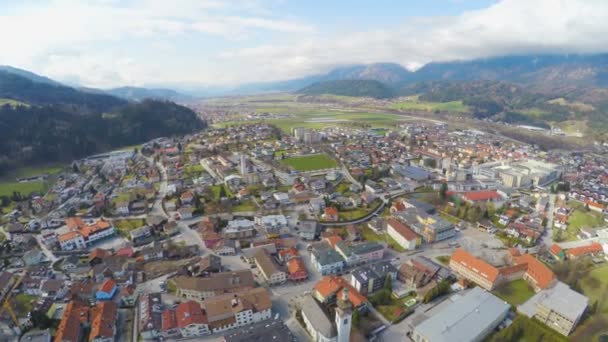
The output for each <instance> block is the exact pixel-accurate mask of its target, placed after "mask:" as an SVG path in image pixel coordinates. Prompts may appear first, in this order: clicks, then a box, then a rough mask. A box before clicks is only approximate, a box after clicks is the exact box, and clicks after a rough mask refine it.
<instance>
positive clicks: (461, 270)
mask: <svg viewBox="0 0 608 342" xmlns="http://www.w3.org/2000/svg"><path fill="white" fill-rule="evenodd" d="M450 268H451V269H452V271H454V272H455V273H456V274H458V275H459V276H461V277H463V278H466V279H468V280H470V281H472V282H474V283H475V284H477V285H479V286H481V287H482V288H484V289H486V290H489V291H491V290H493V289H494V288H495V287H496V286H497V285H498V280H499V279H498V278H499V276H500V271H499V270H498V268H496V267H494V266H492V265H490V264H488V263H487V262H485V261H483V260H481V259H478V258H476V257H474V256H473V255H471V254H469V253H467V252H466V251H464V250H463V249H460V248H459V249H456V250H455V251H454V253H452V257H451V258H450Z"/></svg>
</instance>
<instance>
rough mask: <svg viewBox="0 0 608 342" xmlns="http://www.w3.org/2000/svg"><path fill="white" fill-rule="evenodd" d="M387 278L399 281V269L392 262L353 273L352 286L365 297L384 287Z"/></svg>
mask: <svg viewBox="0 0 608 342" xmlns="http://www.w3.org/2000/svg"><path fill="white" fill-rule="evenodd" d="M387 277H390V278H391V279H392V280H395V279H397V269H396V268H395V266H393V265H392V264H391V263H390V262H388V261H384V262H379V263H376V264H374V265H371V266H361V267H359V268H357V269H355V270H353V271H352V272H351V275H350V284H351V285H352V286H353V287H354V288H355V289H357V291H359V293H361V294H362V295H364V296H367V295H368V294H371V293H374V292H376V291H378V290H380V289H381V288H383V287H384V284H385V282H386V279H387Z"/></svg>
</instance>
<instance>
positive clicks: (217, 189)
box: [211, 184, 232, 201]
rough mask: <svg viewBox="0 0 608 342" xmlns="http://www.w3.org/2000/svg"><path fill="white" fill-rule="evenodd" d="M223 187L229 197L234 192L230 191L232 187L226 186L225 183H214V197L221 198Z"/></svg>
mask: <svg viewBox="0 0 608 342" xmlns="http://www.w3.org/2000/svg"><path fill="white" fill-rule="evenodd" d="M222 188H224V191H225V193H226V196H227V197H232V192H231V191H230V189H229V188H228V187H227V186H225V185H223V184H220V185H214V186H212V187H211V192H213V199H214V200H215V201H219V200H220V191H221V189H222Z"/></svg>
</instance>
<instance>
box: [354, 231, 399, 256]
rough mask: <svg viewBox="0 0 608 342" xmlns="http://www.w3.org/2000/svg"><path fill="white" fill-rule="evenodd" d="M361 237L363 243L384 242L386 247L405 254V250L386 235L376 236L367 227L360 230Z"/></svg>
mask: <svg viewBox="0 0 608 342" xmlns="http://www.w3.org/2000/svg"><path fill="white" fill-rule="evenodd" d="M361 237H362V238H363V240H365V241H375V242H386V243H387V244H388V246H389V247H390V248H392V249H394V250H395V251H397V252H400V253H402V252H405V249H404V248H403V247H401V246H400V245H399V244H398V243H397V241H395V240H394V239H393V238H392V237H390V236H388V234H386V233H383V234H376V233H374V231H373V230H371V229H370V228H369V227H367V226H363V227H362V228H361Z"/></svg>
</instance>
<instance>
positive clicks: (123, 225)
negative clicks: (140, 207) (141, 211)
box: [113, 219, 146, 236]
mask: <svg viewBox="0 0 608 342" xmlns="http://www.w3.org/2000/svg"><path fill="white" fill-rule="evenodd" d="M113 224H114V227H115V228H116V229H117V230H118V232H119V233H120V234H121V235H123V236H128V235H129V232H130V231H132V230H134V229H137V228H139V227H142V226H144V225H145V224H146V221H145V220H144V219H128V220H116V221H114V222H113Z"/></svg>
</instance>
